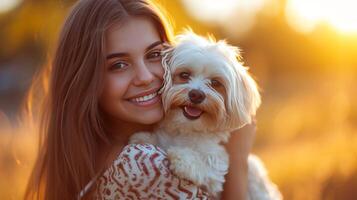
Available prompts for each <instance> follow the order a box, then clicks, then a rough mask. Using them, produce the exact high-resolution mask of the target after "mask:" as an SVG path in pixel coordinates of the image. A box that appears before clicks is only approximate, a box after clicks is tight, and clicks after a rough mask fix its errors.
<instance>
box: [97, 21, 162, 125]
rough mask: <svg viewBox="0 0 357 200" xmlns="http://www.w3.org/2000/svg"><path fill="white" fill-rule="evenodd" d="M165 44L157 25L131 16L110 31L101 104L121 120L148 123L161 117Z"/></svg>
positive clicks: (117, 120) (132, 122)
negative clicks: (159, 92)
mask: <svg viewBox="0 0 357 200" xmlns="http://www.w3.org/2000/svg"><path fill="white" fill-rule="evenodd" d="M163 48H164V47H163V43H162V41H161V40H160V37H159V34H158V32H157V30H156V29H155V27H154V26H153V24H152V23H151V22H150V21H149V20H148V19H145V18H131V19H129V20H128V21H126V22H125V23H123V24H120V25H113V26H112V27H111V28H110V29H109V30H108V31H107V33H106V52H107V64H106V66H105V68H106V72H105V80H104V89H103V91H102V93H101V95H100V98H99V104H100V107H101V109H102V110H103V111H104V113H105V114H106V116H109V117H110V118H111V119H112V120H114V121H115V122H118V123H120V122H121V123H124V124H125V123H127V124H138V125H148V124H153V123H156V122H158V121H160V120H161V118H162V117H163V108H162V105H161V97H160V95H158V90H159V89H160V87H161V85H162V81H163V78H162V77H163V73H164V71H163V68H162V65H161V55H160V52H161V51H162V50H163Z"/></svg>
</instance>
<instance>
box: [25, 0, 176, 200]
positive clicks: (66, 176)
mask: <svg viewBox="0 0 357 200" xmlns="http://www.w3.org/2000/svg"><path fill="white" fill-rule="evenodd" d="M138 16H140V17H146V18H148V19H150V20H151V22H152V23H153V25H154V26H155V28H156V29H157V31H158V33H159V35H160V38H161V40H162V41H170V38H171V35H172V34H171V33H172V32H170V29H169V28H170V26H169V24H168V22H167V21H166V18H165V17H164V15H163V14H162V12H161V11H160V9H158V7H157V6H154V4H153V3H152V2H149V1H145V0H135V1H133V0H80V1H78V2H77V3H76V4H75V5H74V6H73V8H72V10H71V11H70V13H69V15H68V17H67V19H66V20H65V23H64V25H63V27H62V30H61V33H60V36H59V40H58V44H57V48H56V52H55V54H54V59H53V61H52V65H51V68H49V69H50V70H45V71H49V84H48V92H47V93H46V94H45V100H44V101H43V105H42V109H41V110H42V111H43V113H42V115H41V117H40V122H39V124H40V125H39V127H40V129H39V131H40V134H41V137H40V148H39V154H38V158H37V161H36V163H35V167H34V170H33V172H32V175H31V177H30V181H29V183H28V187H27V191H26V194H25V199H50V200H55V199H76V198H77V195H78V193H79V192H80V190H81V189H83V187H84V186H85V185H86V184H87V183H88V181H89V180H90V179H91V178H92V177H93V176H94V175H95V174H96V172H95V168H94V167H95V162H96V159H97V158H96V157H95V155H96V151H97V149H98V141H99V140H104V141H107V140H108V139H107V135H106V134H105V131H104V123H103V119H102V118H101V117H100V110H99V107H98V95H99V94H100V92H101V90H102V84H101V83H102V82H103V74H104V67H103V66H104V65H105V43H104V41H105V32H106V30H107V29H108V28H109V27H110V26H111V25H112V24H114V23H123V22H124V21H125V20H126V19H127V18H128V17H138Z"/></svg>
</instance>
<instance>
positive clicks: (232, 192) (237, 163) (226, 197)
mask: <svg viewBox="0 0 357 200" xmlns="http://www.w3.org/2000/svg"><path fill="white" fill-rule="evenodd" d="M255 132H256V122H255V118H253V120H252V123H251V124H248V125H245V126H244V127H242V128H240V129H238V130H235V131H233V132H232V133H231V134H232V135H231V137H230V139H229V141H228V143H227V144H226V145H225V147H226V150H227V152H228V154H229V172H228V174H227V175H226V176H225V178H226V182H225V184H224V187H223V192H222V199H223V200H230V199H234V200H246V199H247V191H248V163H247V159H248V155H249V153H250V151H251V148H252V146H253V141H254V137H255Z"/></svg>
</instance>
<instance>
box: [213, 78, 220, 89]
mask: <svg viewBox="0 0 357 200" xmlns="http://www.w3.org/2000/svg"><path fill="white" fill-rule="evenodd" d="M221 85H222V83H221V82H219V81H218V80H216V79H212V80H211V86H212V87H219V86H221Z"/></svg>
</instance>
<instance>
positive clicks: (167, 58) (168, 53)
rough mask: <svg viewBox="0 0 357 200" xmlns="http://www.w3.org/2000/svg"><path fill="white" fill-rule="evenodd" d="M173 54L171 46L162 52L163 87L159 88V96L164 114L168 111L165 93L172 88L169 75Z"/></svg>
mask: <svg viewBox="0 0 357 200" xmlns="http://www.w3.org/2000/svg"><path fill="white" fill-rule="evenodd" d="M173 52H174V47H172V46H170V47H169V46H168V47H167V48H166V49H165V50H164V51H163V52H162V62H161V63H162V67H163V68H164V76H163V79H164V82H163V86H162V87H161V89H160V91H159V94H161V97H162V103H163V107H164V111H165V112H166V111H167V109H168V105H167V102H166V100H165V97H166V96H167V95H166V94H167V92H168V90H169V89H170V88H171V86H172V74H171V68H170V66H171V64H172V63H171V62H172V60H171V59H172V54H173Z"/></svg>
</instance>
